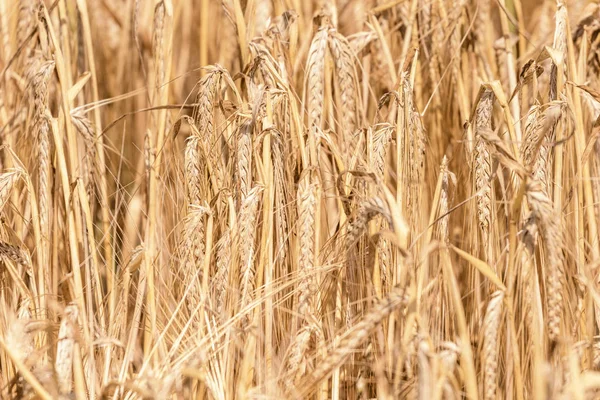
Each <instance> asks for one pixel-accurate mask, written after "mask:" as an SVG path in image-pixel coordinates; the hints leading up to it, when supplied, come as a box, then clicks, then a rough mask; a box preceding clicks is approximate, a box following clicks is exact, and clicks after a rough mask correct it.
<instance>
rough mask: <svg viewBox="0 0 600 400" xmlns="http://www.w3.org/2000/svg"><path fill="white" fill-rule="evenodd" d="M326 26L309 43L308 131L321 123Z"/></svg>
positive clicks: (307, 69)
mask: <svg viewBox="0 0 600 400" xmlns="http://www.w3.org/2000/svg"><path fill="white" fill-rule="evenodd" d="M327 37H328V29H327V27H322V28H320V29H319V30H318V31H317V33H316V34H315V36H314V38H313V40H312V43H311V45H310V49H309V53H308V59H307V61H306V71H307V78H306V79H307V85H306V97H307V101H306V102H307V112H308V128H309V130H310V132H311V133H312V132H314V131H315V130H318V129H321V126H322V124H323V97H324V86H325V82H324V81H325V77H324V74H325V56H326V52H327Z"/></svg>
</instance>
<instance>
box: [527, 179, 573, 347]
mask: <svg viewBox="0 0 600 400" xmlns="http://www.w3.org/2000/svg"><path fill="white" fill-rule="evenodd" d="M527 202H528V203H529V206H530V207H531V211H532V216H533V218H534V220H535V223H536V225H537V226H538V227H539V230H540V234H541V237H542V240H543V243H544V248H545V251H546V258H547V261H548V264H547V267H546V297H547V300H546V302H547V304H546V306H547V311H548V324H547V325H548V337H549V338H550V340H553V341H554V340H556V339H558V337H559V335H560V329H561V321H562V312H563V311H562V308H563V282H564V262H565V260H564V256H563V243H562V238H561V231H560V222H559V217H558V216H557V215H556V214H555V213H554V209H553V208H552V202H551V201H550V199H549V198H548V196H546V195H545V194H544V192H543V190H542V188H541V186H540V184H539V183H537V182H535V181H534V182H531V183H529V184H528V187H527Z"/></svg>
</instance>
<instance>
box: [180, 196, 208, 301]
mask: <svg viewBox="0 0 600 400" xmlns="http://www.w3.org/2000/svg"><path fill="white" fill-rule="evenodd" d="M208 213H210V210H209V209H208V208H207V207H201V206H199V205H195V204H190V205H189V210H188V213H187V215H186V217H185V219H184V228H183V229H184V232H183V243H182V246H181V247H182V251H183V257H184V261H183V265H184V266H183V271H182V272H183V274H185V275H184V279H185V283H186V288H189V296H188V308H189V310H190V312H191V311H192V310H193V309H194V308H195V307H196V305H197V304H198V303H199V302H200V301H201V298H202V296H201V292H200V289H201V287H202V278H203V269H202V268H203V263H204V254H205V251H206V249H205V234H206V233H205V227H204V217H205V216H206V215H207V214H208Z"/></svg>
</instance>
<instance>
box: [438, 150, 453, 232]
mask: <svg viewBox="0 0 600 400" xmlns="http://www.w3.org/2000/svg"><path fill="white" fill-rule="evenodd" d="M440 174H442V188H441V190H440V205H439V207H440V211H439V215H440V216H441V218H440V222H439V228H438V229H439V233H440V240H441V241H442V242H444V243H448V241H449V240H450V238H449V235H448V222H449V220H450V216H449V215H446V214H448V205H449V201H448V192H449V190H450V185H449V182H448V178H449V175H450V174H451V172H449V171H448V158H447V157H446V156H444V158H442V165H441V167H440Z"/></svg>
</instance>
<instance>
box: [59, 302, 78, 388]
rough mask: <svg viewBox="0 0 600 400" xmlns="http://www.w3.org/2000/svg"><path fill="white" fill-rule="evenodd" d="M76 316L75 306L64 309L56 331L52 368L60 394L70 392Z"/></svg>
mask: <svg viewBox="0 0 600 400" xmlns="http://www.w3.org/2000/svg"><path fill="white" fill-rule="evenodd" d="M78 316H79V311H78V310H77V306H75V305H70V306H67V307H65V310H64V315H63V319H62V321H61V323H60V330H59V331H58V343H57V344H56V362H55V364H54V368H55V369H56V378H57V380H58V387H59V390H60V393H61V394H69V393H71V391H72V379H73V376H72V371H73V347H74V346H75V335H76V327H77V326H78V325H77V318H78Z"/></svg>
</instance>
